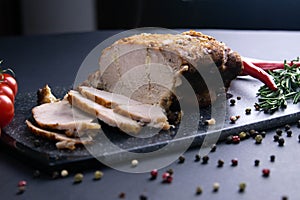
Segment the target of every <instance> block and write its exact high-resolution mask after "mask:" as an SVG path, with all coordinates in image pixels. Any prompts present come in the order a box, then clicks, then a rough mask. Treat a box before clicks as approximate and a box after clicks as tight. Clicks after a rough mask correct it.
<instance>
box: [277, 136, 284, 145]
mask: <svg viewBox="0 0 300 200" xmlns="http://www.w3.org/2000/svg"><path fill="white" fill-rule="evenodd" d="M284 142H285V141H284V139H283V138H279V140H278V145H279V146H281V147H282V146H283V145H284Z"/></svg>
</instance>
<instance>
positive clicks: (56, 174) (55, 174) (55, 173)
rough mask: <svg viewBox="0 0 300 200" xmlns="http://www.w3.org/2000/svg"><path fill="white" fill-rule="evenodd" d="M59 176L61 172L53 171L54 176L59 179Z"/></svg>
mask: <svg viewBox="0 0 300 200" xmlns="http://www.w3.org/2000/svg"><path fill="white" fill-rule="evenodd" d="M58 177H59V173H58V172H57V171H54V172H52V178H53V179H57V178H58Z"/></svg>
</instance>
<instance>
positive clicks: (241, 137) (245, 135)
mask: <svg viewBox="0 0 300 200" xmlns="http://www.w3.org/2000/svg"><path fill="white" fill-rule="evenodd" d="M239 137H240V139H241V140H244V139H246V138H247V133H245V132H243V131H242V132H240V133H239Z"/></svg>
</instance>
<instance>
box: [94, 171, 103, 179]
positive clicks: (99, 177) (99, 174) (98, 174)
mask: <svg viewBox="0 0 300 200" xmlns="http://www.w3.org/2000/svg"><path fill="white" fill-rule="evenodd" d="M102 177H103V172H101V171H99V170H97V171H95V173H94V180H99V179H101V178H102Z"/></svg>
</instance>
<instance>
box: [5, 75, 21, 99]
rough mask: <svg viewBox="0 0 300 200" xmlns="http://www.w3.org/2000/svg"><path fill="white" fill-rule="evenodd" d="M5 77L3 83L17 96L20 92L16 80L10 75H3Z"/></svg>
mask: <svg viewBox="0 0 300 200" xmlns="http://www.w3.org/2000/svg"><path fill="white" fill-rule="evenodd" d="M2 75H3V82H4V83H6V84H7V85H8V86H9V87H10V88H11V89H12V91H13V92H14V95H15V96H16V94H17V92H18V84H17V81H16V79H15V78H14V77H13V76H11V75H10V74H5V73H4V74H2Z"/></svg>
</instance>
